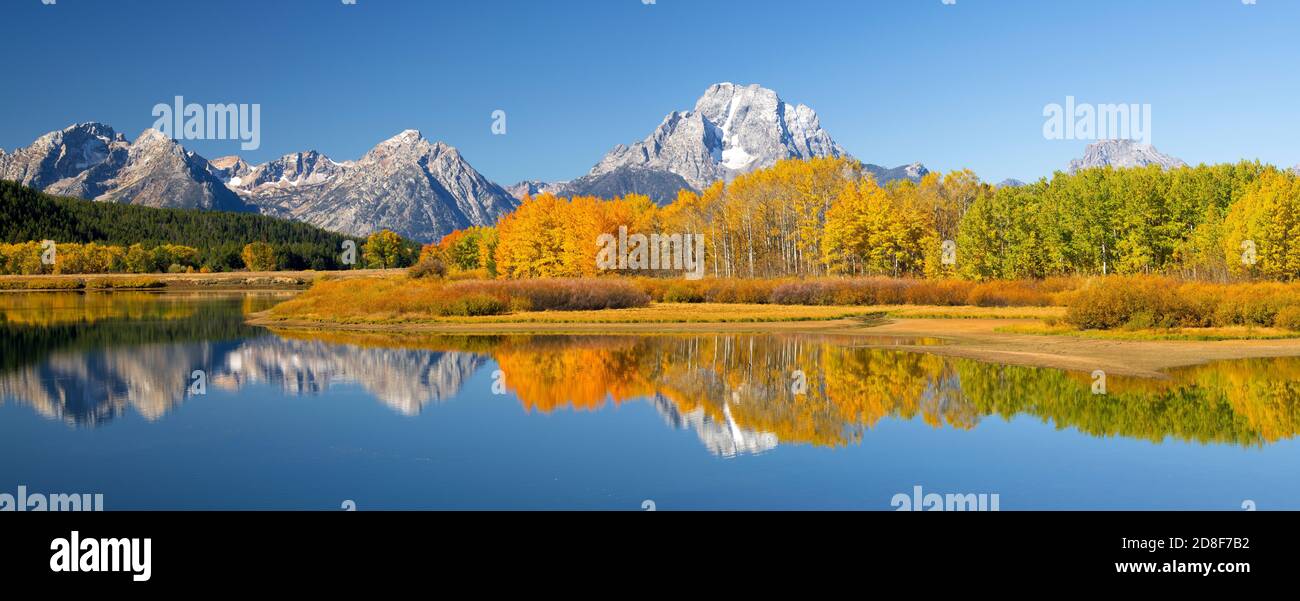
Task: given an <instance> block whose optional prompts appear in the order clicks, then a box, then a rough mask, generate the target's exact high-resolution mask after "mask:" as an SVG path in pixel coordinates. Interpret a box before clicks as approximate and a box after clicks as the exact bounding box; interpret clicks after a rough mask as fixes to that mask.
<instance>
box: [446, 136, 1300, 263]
mask: <svg viewBox="0 0 1300 601" xmlns="http://www.w3.org/2000/svg"><path fill="white" fill-rule="evenodd" d="M620 226H625V227H627V228H628V230H629V231H631V232H642V233H646V234H650V233H661V234H665V233H668V234H671V233H691V234H698V235H703V236H704V237H705V239H706V244H705V257H706V258H705V262H706V267H707V272H708V274H709V275H712V276H715V277H745V278H772V277H820V276H828V275H854V276H871V275H884V276H892V277H934V278H938V277H943V278H951V277H961V278H966V279H973V280H995V279H1018V278H1045V277H1052V276H1076V275H1083V276H1088V275H1106V274H1139V273H1140V274H1168V275H1178V276H1183V277H1190V278H1198V279H1214V280H1227V279H1250V278H1268V279H1293V278H1295V277H1296V276H1297V275H1300V180H1298V179H1297V177H1296V176H1295V175H1294V174H1292V173H1290V172H1287V171H1282V170H1279V169H1277V168H1275V167H1271V166H1265V165H1262V164H1260V163H1258V162H1241V163H1237V164H1222V165H1212V166H1207V165H1202V166H1198V167H1186V168H1179V169H1170V170H1165V169H1162V168H1160V167H1158V166H1150V167H1145V168H1133V169H1111V168H1100V169H1089V170H1084V171H1081V172H1078V173H1074V174H1070V173H1064V172H1058V173H1056V174H1054V175H1053V176H1052V177H1050V178H1044V179H1042V180H1040V181H1038V182H1036V183H1033V184H1028V185H1023V186H1005V187H994V186H990V185H988V184H985V183H983V182H981V181H980V179H979V178H978V176H976V174H975V173H973V172H971V171H969V170H961V171H953V172H950V173H947V174H939V173H931V174H928V175H927V176H925V177H924V178H922V179H921V180H920V181H919V182H911V181H896V182H891V183H890V184H888V185H884V186H882V185H880V184H879V183H878V182H876V181H875V180H874V179H873V178H872V176H871V175H870V174H869V173H867V172H865V171H864V170H863V168H862V167H861V165H860V164H858V163H856V162H853V161H850V160H847V159H836V158H822V159H811V160H787V161H782V162H779V163H777V164H776V165H774V166H773V167H770V168H767V169H762V170H758V171H755V172H753V173H749V174H746V175H742V176H740V177H737V178H736V179H734V180H732V181H731V182H725V183H724V182H719V183H716V184H714V185H713V186H711V187H709V188H708V189H706V190H704V191H702V192H699V193H696V192H693V191H688V190H684V191H682V192H680V193H679V194H678V197H677V198H676V200H675V201H674V202H672V203H669V204H668V205H666V206H662V207H660V206H657V205H655V204H654V203H653V202H651V201H650V199H649V198H646V197H644V196H640V195H628V196H624V197H621V198H616V199H612V200H606V199H600V198H594V197H574V198H559V197H556V196H553V195H550V194H542V195H539V196H537V197H528V198H525V199H524V200H523V202H522V203H521V205H520V206H519V208H518V209H516V210H515V211H514V212H512V213H510V214H509V215H506V216H505V217H504V218H502V220H501V221H500V222H499V223H498V224H497V226H496V227H488V228H484V227H478V228H471V229H469V230H463V231H460V232H456V233H453V234H451V235H449V236H447V237H446V238H444V239H443V240H442V241H441V242H439V243H438V244H436V245H431V246H429V247H426V249H425V251H424V256H426V257H428V258H429V259H430V260H431V261H435V262H438V263H439V264H443V265H445V266H446V267H447V269H449V270H451V271H457V270H459V271H466V272H473V273H476V274H478V275H482V276H485V277H504V278H524V277H581V276H592V275H598V274H599V273H600V270H599V269H598V268H597V265H596V261H595V257H596V255H597V252H598V239H599V236H600V235H601V234H602V233H613V232H616V231H618V229H619V227H620Z"/></svg>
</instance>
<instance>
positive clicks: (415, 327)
mask: <svg viewBox="0 0 1300 601" xmlns="http://www.w3.org/2000/svg"><path fill="white" fill-rule="evenodd" d="M248 323H249V324H250V325H257V326H264V327H274V328H280V329H291V330H321V331H334V332H338V331H347V332H403V333H428V334H457V335H470V334H485V335H492V334H638V333H640V334H648V333H665V334H689V333H697V334H698V333H776V334H823V335H848V336H853V335H857V336H862V337H863V341H864V346H872V347H878V348H895V349H899V350H906V351H913V352H921V353H933V354H937V355H945V356H951V357H962V358H966V359H974V360H977V361H987V362H991V363H1002V364H1009V365H1024V366H1030V367H1050V368H1057V369H1065V370H1072V371H1084V372H1092V371H1094V370H1103V371H1105V372H1106V373H1107V374H1116V375H1129V376H1138V377H1148V378H1164V377H1166V376H1165V374H1164V373H1163V370H1166V369H1169V368H1174V367H1182V366H1188V365H1198V364H1202V363H1208V362H1211V361H1219V360H1226V359H1246V358H1254V357H1287V356H1300V339H1281V340H1225V341H1162V340H1153V341H1133V340H1104V339H1094V338H1082V337H1075V336H1051V335H1036V334H1018V333H1007V332H999V331H997V330H998V328H1002V327H1004V326H1007V325H1013V324H1033V323H1038V322H1037V320H1031V319H980V318H973V319H934V318H906V319H899V318H886V319H883V320H880V321H879V322H876V323H863V322H861V321H858V320H853V319H833V320H825V321H783V322H745V323H590V324H584V323H508V322H507V323H411V324H334V323H320V322H310V321H294V320H277V319H270V318H269V317H267V315H266V314H265V313H259V314H254V315H251V316H250V320H249V321H248ZM879 336H885V337H892V338H901V339H909V338H912V339H919V338H926V339H939V340H941V341H942V342H943V344H939V345H934V344H891V343H881V342H880V339H877V338H874V337H879Z"/></svg>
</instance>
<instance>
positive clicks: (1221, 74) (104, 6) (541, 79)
mask: <svg viewBox="0 0 1300 601" xmlns="http://www.w3.org/2000/svg"><path fill="white" fill-rule="evenodd" d="M0 4H2V6H0V23H3V25H4V27H3V29H4V31H5V37H6V38H7V39H6V43H5V44H4V57H5V58H4V65H5V85H3V86H0V114H2V115H4V117H3V119H2V120H0V146H2V147H4V148H6V149H7V150H13V149H14V148H15V147H18V146H25V145H27V144H29V143H31V141H32V140H33V139H34V138H35V137H37V136H38V135H40V134H42V133H44V132H46V131H50V130H53V129H58V128H61V127H64V126H66V125H68V124H71V123H73V122H78V121H92V120H93V121H103V122H105V123H108V124H110V125H112V126H113V127H115V128H116V129H117V130H118V131H121V132H123V133H125V134H126V135H127V136H128V137H129V138H134V137H135V136H136V135H138V134H139V132H140V131H142V130H143V129H144V128H146V127H148V126H149V125H150V124H151V123H152V122H153V120H154V118H153V117H152V116H151V115H150V110H151V109H152V107H153V106H154V105H155V104H156V103H159V102H168V101H170V99H171V98H172V97H173V96H176V95H182V96H184V97H185V98H186V100H187V101H193V102H201V103H209V102H235V103H259V104H261V105H262V146H261V148H260V149H259V150H257V151H252V152H244V153H240V151H239V149H238V143H237V142H229V141H203V142H185V144H186V146H187V147H189V148H191V149H193V150H196V151H197V152H199V153H200V154H203V155H204V156H207V157H209V158H213V157H216V156H221V155H225V154H242V155H243V156H245V158H247V159H248V160H249V161H250V162H254V163H256V162H261V161H264V160H267V159H269V158H273V157H276V156H279V155H281V154H284V153H288V152H293V151H297V150H306V149H317V150H320V151H322V152H324V153H326V154H328V155H330V156H331V157H333V158H335V159H336V160H346V159H354V158H357V157H359V156H360V155H362V154H363V153H364V152H365V151H366V150H368V149H369V148H370V147H371V146H373V145H374V144H375V143H377V142H379V141H380V140H382V139H385V138H387V137H390V136H392V135H394V134H396V133H397V132H399V131H401V130H403V129H408V128H414V129H419V130H421V131H422V132H424V134H425V136H426V137H428V138H431V139H441V140H444V141H446V142H447V143H449V144H452V145H454V146H457V147H459V148H460V149H461V150H462V152H463V153H464V155H465V156H466V158H468V159H469V161H470V162H471V163H472V164H473V165H474V166H475V167H476V168H478V170H479V171H481V172H483V173H484V174H485V175H487V176H488V177H489V178H492V179H494V180H496V181H498V182H499V183H502V184H509V183H512V182H514V181H517V180H520V179H524V178H529V179H547V180H551V179H567V178H571V177H575V176H578V175H581V174H583V173H585V172H586V171H587V169H589V168H590V167H591V165H592V164H594V163H595V162H596V161H597V160H598V159H599V158H600V157H601V156H602V155H603V154H604V153H605V152H606V151H608V150H609V149H610V148H611V147H612V146H614V145H615V144H617V143H630V142H633V141H636V140H639V139H641V138H643V137H644V136H646V135H647V134H649V133H650V131H651V130H652V129H653V128H654V127H655V126H656V125H658V124H659V122H660V121H661V120H662V119H663V117H664V115H666V114H667V113H668V112H670V111H672V110H674V109H689V108H691V107H692V106H693V105H694V101H695V99H696V98H697V97H698V96H699V95H700V94H701V93H702V92H703V91H704V89H705V88H706V87H707V86H708V85H709V84H712V83H715V82H720V81H732V82H737V83H759V84H762V85H764V86H767V87H770V88H773V89H775V90H777V91H778V92H779V93H780V94H781V96H782V97H783V98H784V99H785V100H786V101H787V102H793V103H804V104H808V105H809V106H812V107H813V108H814V109H816V110H817V112H818V113H819V115H820V116H821V121H822V125H823V126H824V127H825V128H827V129H828V130H829V131H830V133H831V134H832V135H833V136H834V137H835V138H836V140H837V141H838V142H839V143H840V144H841V145H843V146H844V147H845V148H847V149H848V150H849V152H851V153H852V154H854V155H855V156H857V157H858V158H860V159H862V160H864V161H867V162H872V163H878V164H884V165H888V166H894V165H898V164H903V163H908V162H912V161H917V160H919V161H923V162H925V163H926V165H928V166H930V167H931V168H932V169H943V170H948V169H954V168H961V167H969V168H971V169H974V170H975V171H976V172H978V173H979V174H980V175H981V176H982V177H984V178H985V179H987V180H992V181H998V180H1001V179H1003V178H1008V177H1015V178H1020V179H1026V180H1028V179H1034V178H1037V177H1039V176H1042V175H1046V174H1049V173H1050V172H1052V171H1053V170H1055V169H1060V168H1063V167H1064V166H1065V164H1066V163H1067V162H1068V161H1069V159H1071V158H1073V157H1075V156H1078V155H1079V154H1081V151H1082V149H1083V146H1084V145H1085V144H1086V142H1083V141H1077V140H1076V141H1072V140H1064V141H1049V140H1045V139H1044V138H1043V135H1042V125H1043V121H1044V119H1043V117H1042V111H1043V106H1044V105H1045V104H1048V103H1053V102H1056V103H1063V102H1064V99H1065V97H1066V96H1067V95H1073V96H1075V97H1077V98H1078V99H1079V101H1080V102H1091V103H1108V102H1126V103H1150V104H1151V105H1152V113H1153V137H1152V141H1153V142H1154V144H1155V146H1156V147H1157V148H1159V149H1160V150H1161V151H1162V152H1166V153H1169V154H1172V155H1175V156H1178V157H1180V158H1183V159H1185V160H1187V161H1188V162H1190V163H1199V162H1221V161H1234V160H1237V159H1241V158H1249V159H1255V158H1258V159H1260V160H1263V161H1265V162H1270V163H1275V164H1279V165H1285V166H1290V165H1294V164H1296V163H1300V117H1298V116H1297V115H1298V114H1300V111H1298V110H1297V107H1300V35H1298V34H1297V31H1300V2H1297V1H1294V0H1258V4H1256V5H1253V6H1248V5H1243V4H1242V3H1241V0H1088V1H1087V2H1075V1H1070V2H1067V1H1064V0H1056V1H1053V0H957V3H956V4H955V5H944V4H942V2H941V0H802V1H775V0H657V3H656V4H654V5H644V4H642V0H459V1H448V0H405V1H403V0H357V4H356V5H344V4H342V2H341V1H340V0H227V1H223V2H209V1H197V0H170V1H169V0H135V1H132V0H57V4H55V5H53V6H46V5H42V4H41V2H40V0H3V3H0ZM496 109H503V110H505V111H507V115H508V127H509V130H508V132H509V133H508V135H506V136H493V135H492V134H491V131H490V125H491V113H492V111H494V110H496Z"/></svg>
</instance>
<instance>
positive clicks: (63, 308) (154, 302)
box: [0, 292, 195, 326]
mask: <svg viewBox="0 0 1300 601" xmlns="http://www.w3.org/2000/svg"><path fill="white" fill-rule="evenodd" d="M194 312H195V308H194V306H193V304H192V303H190V302H185V300H184V299H180V298H167V297H165V296H161V295H158V294H150V293H145V292H114V293H105V294H97V293H88V294H82V293H68V292H48V293H46V292H31V293H24V294H0V320H3V321H6V322H8V323H11V324H14V325H24V326H53V325H63V324H75V323H95V322H98V321H104V320H108V319H128V320H146V319H153V320H171V319H186V318H188V317H191V316H192V315H194Z"/></svg>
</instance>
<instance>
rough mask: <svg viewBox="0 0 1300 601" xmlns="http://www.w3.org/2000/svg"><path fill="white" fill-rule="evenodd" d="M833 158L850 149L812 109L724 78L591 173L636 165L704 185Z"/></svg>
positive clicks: (614, 152) (695, 185) (592, 175)
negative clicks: (791, 162)
mask: <svg viewBox="0 0 1300 601" xmlns="http://www.w3.org/2000/svg"><path fill="white" fill-rule="evenodd" d="M828 156H832V157H839V156H847V154H846V153H845V152H844V150H843V149H842V148H840V146H839V145H838V144H836V143H835V141H834V140H832V139H831V137H830V134H828V133H826V132H825V130H823V129H822V128H821V124H820V121H819V119H818V118H817V113H816V112H815V111H813V110H812V109H811V108H809V107H807V106H804V105H792V104H789V103H786V102H784V101H782V100H781V98H780V96H778V95H777V93H776V92H775V91H773V90H770V89H768V88H764V87H762V86H759V85H757V84H752V85H744V86H742V85H737V84H733V83H719V84H714V85H712V86H709V88H708V89H707V90H705V92H704V95H703V96H701V97H700V98H699V99H698V100H697V101H696V102H695V108H694V109H693V110H690V111H686V112H679V111H673V112H671V113H669V114H668V116H667V117H665V118H664V120H663V121H662V122H661V123H660V125H659V127H658V128H656V129H655V131H654V132H652V133H651V134H650V136H649V137H647V138H646V139H645V140H642V141H641V142H637V143H635V144H632V145H630V146H624V145H619V146H616V147H615V148H614V149H613V150H612V151H610V153H609V154H607V155H606V156H605V158H604V159H602V160H601V161H600V163H598V164H596V166H595V167H593V168H592V170H591V172H590V173H588V177H589V178H592V179H596V178H600V176H603V175H606V174H609V173H612V172H614V171H619V170H623V171H624V172H627V168H634V169H637V170H641V172H644V170H651V171H661V172H667V173H671V174H674V175H676V176H679V177H680V178H682V179H684V180H685V181H686V182H687V183H688V184H689V185H690V186H691V187H693V188H695V189H703V188H706V187H708V186H709V185H710V184H712V183H713V182H716V181H718V180H728V179H731V178H733V177H735V176H736V175H739V174H742V173H747V172H750V171H753V170H755V169H760V168H764V167H770V166H772V165H773V164H775V163H776V162H777V161H779V160H782V159H789V158H815V157H828ZM576 183H579V182H575V184H576Z"/></svg>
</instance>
